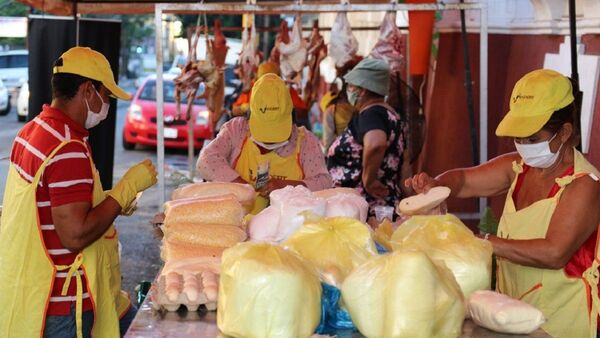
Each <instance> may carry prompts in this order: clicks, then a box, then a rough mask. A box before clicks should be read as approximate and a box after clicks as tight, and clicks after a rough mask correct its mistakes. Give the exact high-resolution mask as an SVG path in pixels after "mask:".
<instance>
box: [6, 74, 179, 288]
mask: <svg viewBox="0 0 600 338" xmlns="http://www.w3.org/2000/svg"><path fill="white" fill-rule="evenodd" d="M119 85H120V86H121V87H123V88H124V89H125V90H126V91H128V92H130V93H133V92H134V91H135V86H134V82H133V81H132V80H121V81H120V83H119ZM14 103H15V104H13V105H12V106H13V108H12V110H11V112H10V113H9V114H8V115H6V116H0V201H1V198H2V197H3V196H4V187H5V184H6V175H7V173H8V164H9V161H8V160H6V159H3V158H4V157H7V156H9V155H10V149H11V145H12V143H13V140H14V137H15V135H16V134H17V132H18V131H19V130H20V129H21V128H22V127H23V125H24V123H22V122H17V115H16V108H14V107H16V102H14ZM128 107H129V102H128V101H121V100H118V102H117V128H116V131H115V161H114V163H115V164H114V170H113V176H114V179H113V182H114V183H116V182H118V180H119V179H120V178H121V177H122V176H123V175H124V174H125V172H126V171H127V169H129V167H131V166H132V165H134V164H136V163H138V162H140V161H142V160H144V159H146V158H149V159H151V160H152V162H153V163H154V164H155V165H156V149H155V148H151V147H140V146H138V147H137V148H136V149H135V150H132V151H128V150H124V149H123V147H122V143H121V138H122V133H123V124H124V121H125V114H126V112H127V109H128ZM165 166H166V167H167V169H166V171H167V172H169V173H172V172H173V171H174V170H175V172H177V170H179V169H181V170H184V169H185V168H186V166H187V155H186V154H185V153H184V152H181V151H169V150H167V151H166V155H165ZM173 177H177V175H173ZM180 183H181V180H179V179H170V178H169V177H167V179H166V188H167V189H166V190H167V192H166V195H167V199H168V196H170V194H171V191H172V190H173V189H174V188H176V186H177V185H178V184H180ZM158 201H159V192H158V186H154V187H152V188H150V189H148V190H146V191H145V192H144V194H143V196H142V198H141V199H140V201H139V203H138V206H137V210H136V211H135V213H134V214H133V215H132V216H128V217H125V216H120V217H118V218H117V220H116V221H115V224H116V227H117V230H118V232H119V240H120V242H121V244H122V252H121V272H122V275H123V284H122V289H123V290H125V291H126V292H128V293H129V294H130V295H131V296H132V299H134V295H135V292H134V288H135V286H136V285H137V284H138V283H139V282H140V281H143V280H148V281H152V280H153V279H154V277H155V276H156V274H157V272H158V270H159V269H160V267H161V266H162V261H161V260H160V248H159V247H160V237H161V233H160V230H158V229H156V228H155V227H154V226H153V225H152V224H151V223H150V221H151V220H152V218H153V217H154V215H155V214H157V213H158V212H159V211H162V207H161V206H159V205H158V203H159V202H158ZM0 204H1V202H0Z"/></svg>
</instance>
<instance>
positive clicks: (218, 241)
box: [164, 222, 247, 247]
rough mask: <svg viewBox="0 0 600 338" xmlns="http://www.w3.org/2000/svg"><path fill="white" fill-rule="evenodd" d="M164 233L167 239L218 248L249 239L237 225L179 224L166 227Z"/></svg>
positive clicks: (170, 224) (169, 224)
mask: <svg viewBox="0 0 600 338" xmlns="http://www.w3.org/2000/svg"><path fill="white" fill-rule="evenodd" d="M164 231H165V238H167V239H172V240H175V241H178V242H186V243H190V244H200V245H208V246H216V247H230V246H234V245H235V244H237V243H239V242H243V241H245V240H246V238H247V235H246V232H245V231H244V230H242V229H241V228H240V227H238V226H235V225H219V224H194V223H188V222H177V223H168V224H167V225H165V227H164Z"/></svg>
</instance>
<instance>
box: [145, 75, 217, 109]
mask: <svg viewBox="0 0 600 338" xmlns="http://www.w3.org/2000/svg"><path fill="white" fill-rule="evenodd" d="M163 93H164V94H163V96H164V100H165V102H171V103H173V102H175V83H174V82H173V81H163ZM201 94H202V89H199V90H198V95H201ZM183 97H184V95H182V98H183ZM139 99H140V100H146V101H156V81H155V80H149V81H146V84H145V85H144V88H142V92H141V93H140V97H139ZM183 103H185V99H183ZM194 104H195V105H205V104H206V103H205V101H204V99H196V100H194Z"/></svg>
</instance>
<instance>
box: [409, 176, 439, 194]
mask: <svg viewBox="0 0 600 338" xmlns="http://www.w3.org/2000/svg"><path fill="white" fill-rule="evenodd" d="M438 185H439V183H438V181H437V180H436V179H435V178H433V177H431V176H429V175H427V173H420V174H416V175H415V176H413V177H411V178H407V179H406V180H405V181H404V186H405V187H407V188H411V189H413V190H414V191H415V192H416V193H417V194H420V193H423V192H427V191H429V189H431V188H433V187H436V186H438Z"/></svg>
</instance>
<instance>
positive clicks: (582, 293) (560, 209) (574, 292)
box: [405, 69, 600, 338]
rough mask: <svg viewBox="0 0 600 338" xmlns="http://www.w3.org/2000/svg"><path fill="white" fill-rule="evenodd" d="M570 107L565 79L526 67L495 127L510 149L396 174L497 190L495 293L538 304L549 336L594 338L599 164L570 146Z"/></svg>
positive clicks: (460, 190) (418, 187) (424, 186)
mask: <svg viewBox="0 0 600 338" xmlns="http://www.w3.org/2000/svg"><path fill="white" fill-rule="evenodd" d="M575 110H576V107H575V103H574V97H573V93H572V85H571V81H570V80H569V78H567V77H565V76H563V75H561V74H559V73H557V72H555V71H552V70H545V69H541V70H535V71H533V72H530V73H528V74H526V75H525V76H524V77H523V78H521V79H520V80H519V81H518V82H517V84H516V85H515V88H514V89H513V92H512V95H511V100H510V111H509V112H508V114H506V116H505V117H504V119H503V120H502V122H500V125H499V126H498V128H497V129H496V135H498V136H506V137H512V138H513V139H514V142H515V147H516V149H517V151H516V152H514V153H510V154H505V155H501V156H498V157H496V158H494V159H492V160H490V161H488V162H487V163H484V164H482V165H480V166H477V167H474V168H463V169H455V170H450V171H447V172H445V173H443V174H441V175H439V176H437V177H436V178H431V177H429V176H428V175H427V174H425V173H421V174H418V175H416V176H414V177H413V178H411V179H408V180H406V181H405V184H406V186H410V187H412V188H413V189H414V190H415V191H416V192H421V191H424V190H425V191H426V190H428V189H429V188H431V187H433V186H437V185H443V186H447V187H450V189H451V190H452V195H453V196H456V197H460V198H469V197H479V196H495V195H500V194H506V202H505V205H504V211H503V214H502V218H501V219H500V225H499V227H498V234H497V235H485V237H484V238H485V239H487V240H489V241H490V242H491V243H492V245H493V247H494V253H495V255H496V257H497V258H498V277H497V286H496V288H497V291H499V292H501V293H504V294H507V295H509V296H511V297H513V298H516V299H521V300H523V301H525V302H527V303H530V304H532V305H533V306H535V307H537V308H538V309H540V310H541V311H542V312H543V313H544V316H545V317H546V320H547V321H546V323H545V324H544V326H543V329H544V330H545V331H546V332H548V333H549V334H550V335H552V336H553V337H558V338H560V337H596V335H597V332H596V330H597V321H598V306H599V305H600V303H599V301H598V263H599V262H600V261H599V260H598V257H599V252H598V250H599V247H598V239H599V237H598V225H599V224H600V208H599V207H598V206H599V205H600V184H599V183H598V176H600V174H599V173H598V170H597V169H596V168H595V167H594V166H593V165H591V164H590V163H589V162H588V161H587V160H586V159H585V158H584V157H583V155H582V154H581V153H580V152H579V151H577V150H576V149H575V145H576V144H577V143H578V136H577V135H578V133H577V128H576V124H575V123H574V115H575V114H574V113H575Z"/></svg>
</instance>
